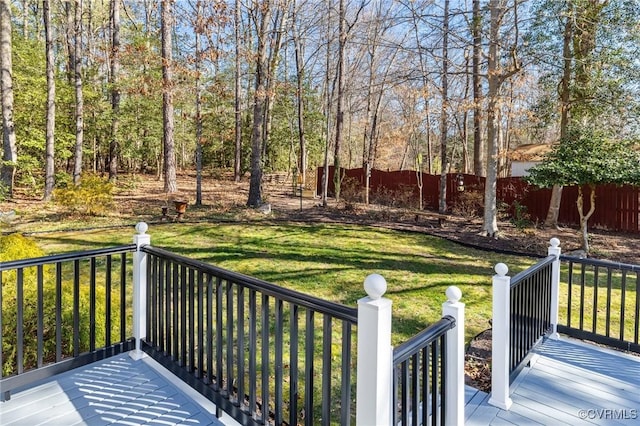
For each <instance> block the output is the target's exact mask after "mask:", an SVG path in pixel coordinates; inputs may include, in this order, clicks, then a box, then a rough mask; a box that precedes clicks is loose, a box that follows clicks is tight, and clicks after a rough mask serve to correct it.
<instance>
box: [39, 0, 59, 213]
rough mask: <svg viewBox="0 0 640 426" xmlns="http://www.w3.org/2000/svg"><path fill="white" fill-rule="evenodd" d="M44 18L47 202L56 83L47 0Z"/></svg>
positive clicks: (51, 175)
mask: <svg viewBox="0 0 640 426" xmlns="http://www.w3.org/2000/svg"><path fill="white" fill-rule="evenodd" d="M42 6H43V8H42V9H43V16H44V33H45V40H46V42H45V49H46V57H47V71H46V73H47V124H46V142H45V171H44V175H45V178H44V196H43V197H42V198H43V200H45V201H49V200H50V199H51V196H52V194H53V186H54V184H55V162H54V160H55V142H54V138H55V123H56V103H55V98H56V81H55V74H54V66H55V62H54V57H53V34H52V28H51V8H50V4H49V0H44V1H43V2H42Z"/></svg>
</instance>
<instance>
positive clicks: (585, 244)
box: [576, 185, 596, 255]
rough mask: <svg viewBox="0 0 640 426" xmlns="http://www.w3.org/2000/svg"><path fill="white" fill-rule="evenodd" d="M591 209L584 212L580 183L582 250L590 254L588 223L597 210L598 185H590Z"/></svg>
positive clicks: (578, 205) (578, 202)
mask: <svg viewBox="0 0 640 426" xmlns="http://www.w3.org/2000/svg"><path fill="white" fill-rule="evenodd" d="M589 190H590V192H591V193H590V194H589V201H590V203H591V205H590V206H589V211H588V212H587V213H586V214H585V213H584V194H583V192H582V186H581V185H578V198H577V199H576V206H577V207H578V215H579V216H580V239H581V243H582V250H583V251H584V252H585V254H587V255H588V254H589V232H588V223H589V219H590V218H591V216H593V213H594V212H595V211H596V186H595V185H589Z"/></svg>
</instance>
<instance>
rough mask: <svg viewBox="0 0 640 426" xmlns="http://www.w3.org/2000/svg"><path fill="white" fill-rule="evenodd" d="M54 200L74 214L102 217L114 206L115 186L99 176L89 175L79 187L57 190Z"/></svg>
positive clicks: (81, 181)
mask: <svg viewBox="0 0 640 426" xmlns="http://www.w3.org/2000/svg"><path fill="white" fill-rule="evenodd" d="M53 198H54V200H55V202H56V203H57V204H59V205H61V206H63V207H64V208H66V209H68V210H70V211H72V212H75V213H81V214H87V215H92V216H100V215H104V214H105V213H106V212H107V211H108V210H109V209H110V208H111V207H112V206H113V184H112V183H111V182H109V180H107V179H103V178H101V177H100V176H98V175H95V174H87V175H84V176H83V177H82V179H81V180H80V184H79V185H68V186H66V187H62V188H58V189H56V190H55V191H54V193H53Z"/></svg>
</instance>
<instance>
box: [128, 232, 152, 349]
mask: <svg viewBox="0 0 640 426" xmlns="http://www.w3.org/2000/svg"><path fill="white" fill-rule="evenodd" d="M148 228H149V226H148V225H147V224H146V223H144V222H139V223H138V224H137V225H136V232H137V234H136V235H134V236H133V243H134V244H135V245H136V251H135V253H133V337H134V338H135V341H136V348H135V349H134V350H133V351H131V352H129V355H130V356H131V358H133V359H136V360H137V359H140V358H143V357H144V355H145V354H144V352H142V349H141V340H142V339H144V338H145V337H146V329H147V254H146V253H144V252H143V251H142V250H140V248H141V247H142V246H145V245H148V244H150V243H151V236H150V235H149V234H147V233H146V232H147V229H148Z"/></svg>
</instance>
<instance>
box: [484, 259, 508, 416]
mask: <svg viewBox="0 0 640 426" xmlns="http://www.w3.org/2000/svg"><path fill="white" fill-rule="evenodd" d="M495 271H496V275H494V276H493V323H492V332H491V336H492V337H491V345H492V349H491V351H492V355H491V358H492V359H491V398H489V404H491V405H493V406H496V407H498V408H501V409H503V410H508V409H509V408H510V407H511V403H512V401H511V398H509V329H510V321H509V316H510V310H511V309H510V303H509V302H510V291H511V278H510V277H508V276H507V272H509V268H508V267H507V265H505V264H504V263H498V264H497V265H496V266H495Z"/></svg>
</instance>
